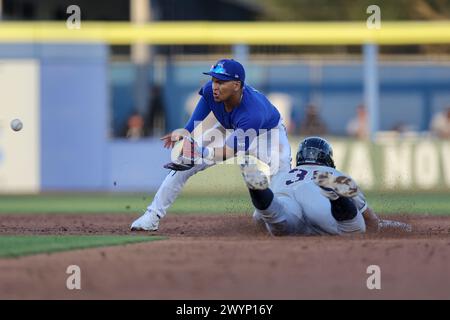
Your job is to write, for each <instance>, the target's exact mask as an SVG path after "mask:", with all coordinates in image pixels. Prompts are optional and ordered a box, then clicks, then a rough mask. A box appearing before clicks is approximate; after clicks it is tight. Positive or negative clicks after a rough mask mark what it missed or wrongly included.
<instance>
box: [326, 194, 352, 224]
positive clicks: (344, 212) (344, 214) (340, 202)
mask: <svg viewBox="0 0 450 320" xmlns="http://www.w3.org/2000/svg"><path fill="white" fill-rule="evenodd" d="M330 202H331V214H332V215H333V217H334V218H335V219H336V220H337V221H345V220H350V219H353V218H354V217H356V214H357V213H358V210H357V209H356V206H355V204H354V203H353V201H351V200H350V199H348V198H344V197H340V198H338V199H337V200H330Z"/></svg>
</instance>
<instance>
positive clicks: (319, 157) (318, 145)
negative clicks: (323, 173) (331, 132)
mask: <svg viewBox="0 0 450 320" xmlns="http://www.w3.org/2000/svg"><path fill="white" fill-rule="evenodd" d="M302 164H318V165H323V166H327V167H331V168H335V166H334V161H333V149H332V148H331V145H330V144H329V143H328V141H327V140H325V139H322V138H320V137H307V138H305V140H303V141H302V142H301V143H300V145H299V147H298V151H297V166H299V165H302Z"/></svg>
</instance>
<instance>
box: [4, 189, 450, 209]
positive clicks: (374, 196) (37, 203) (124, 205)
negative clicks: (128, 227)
mask: <svg viewBox="0 0 450 320" xmlns="http://www.w3.org/2000/svg"><path fill="white" fill-rule="evenodd" d="M244 191H245V190H244ZM366 196H367V200H368V202H369V205H370V206H371V207H372V208H374V209H375V210H376V211H377V212H379V213H428V214H440V215H442V214H450V195H449V194H448V193H442V192H441V193H438V192H436V193H429V192H422V193H418V192H412V193H387V192H385V193H382V192H371V193H367V194H366ZM151 200H152V197H151V196H144V195H141V194H122V193H116V194H42V195H20V196H19V195H17V196H12V195H9V196H0V214H2V213H3V214H5V213H25V214H34V213H58V214H59V213H135V214H136V213H141V212H143V210H145V208H146V207H147V205H148V204H149V203H150V201H151ZM251 211H253V209H252V205H251V202H250V198H249V196H248V194H247V192H231V193H230V192H228V193H223V194H189V193H185V194H183V195H181V196H180V197H179V198H178V199H177V200H176V201H175V203H174V205H173V206H172V207H171V208H170V210H169V213H171V214H190V213H195V214H223V213H243V212H251Z"/></svg>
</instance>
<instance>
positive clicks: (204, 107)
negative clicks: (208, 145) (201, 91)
mask: <svg viewBox="0 0 450 320" xmlns="http://www.w3.org/2000/svg"><path fill="white" fill-rule="evenodd" d="M210 112H211V108H210V107H209V106H208V103H207V101H206V99H205V98H204V97H201V98H200V100H199V101H198V103H197V106H196V107H195V110H194V112H193V113H192V116H191V118H190V119H189V121H188V123H187V124H186V126H185V127H184V128H185V129H186V130H187V131H189V132H192V131H193V130H194V128H195V122H196V121H202V120H204V119H205V118H206V116H207V115H208V114H209V113H210Z"/></svg>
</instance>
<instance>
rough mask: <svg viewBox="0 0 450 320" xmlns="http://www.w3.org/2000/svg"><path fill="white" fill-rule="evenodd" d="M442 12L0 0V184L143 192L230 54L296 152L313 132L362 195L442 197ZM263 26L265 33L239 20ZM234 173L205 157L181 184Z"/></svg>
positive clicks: (226, 2)
mask: <svg viewBox="0 0 450 320" xmlns="http://www.w3.org/2000/svg"><path fill="white" fill-rule="evenodd" d="M373 4H376V5H377V6H378V7H379V8H380V15H379V17H380V18H381V28H380V29H374V30H371V29H370V28H369V27H368V25H367V23H368V22H367V20H368V19H371V18H370V17H373V14H374V13H375V11H369V12H368V7H369V6H370V5H373ZM71 5H76V6H78V8H79V9H80V12H79V13H80V18H81V24H80V25H79V26H80V29H77V28H76V27H75V28H73V29H70V24H71V23H72V26H73V25H75V24H74V20H73V19H74V18H73V17H74V16H73V14H76V11H73V8H72V9H71V10H68V8H69V6H71ZM449 17H450V1H447V0H398V1H377V2H376V3H373V1H363V0H355V1H344V0H259V1H256V0H215V1H208V0H131V1H129V0H109V1H106V0H96V1H88V0H85V1H81V0H79V1H74V0H70V1H65V0H39V1H38V0H0V93H1V94H0V192H1V193H36V192H52V191H69V192H74V191H83V192H84V191H102V192H103V191H107V192H109V191H132V192H135V191H139V192H153V191H156V189H157V188H158V186H159V184H160V183H161V182H162V180H163V179H164V177H165V175H166V174H167V170H165V169H163V168H162V165H163V164H164V163H166V162H168V161H169V160H170V154H169V152H168V151H167V150H164V149H163V148H162V144H161V142H160V141H159V137H160V136H162V135H163V134H165V133H167V132H170V131H171V130H174V129H176V128H180V127H183V126H184V124H185V122H186V121H187V120H188V119H189V117H190V114H191V113H192V111H193V109H194V108H195V105H196V103H197V101H198V98H199V96H198V94H197V91H198V89H199V88H200V86H202V85H203V84H204V83H205V82H207V81H208V80H209V78H208V77H207V76H204V75H202V71H207V70H209V68H210V66H211V65H212V64H213V63H214V62H215V61H216V60H218V59H220V58H224V57H227V58H230V57H232V58H235V59H237V60H239V61H241V62H242V63H243V64H244V66H245V68H246V73H247V79H248V80H247V83H248V84H250V85H251V86H253V87H255V88H256V89H258V90H259V91H262V92H263V93H265V94H266V95H267V96H268V97H269V99H270V100H271V101H272V103H273V104H274V105H275V106H276V107H277V108H278V109H279V110H280V112H281V113H282V115H283V118H284V119H285V123H286V126H287V128H288V130H289V135H290V140H291V144H292V152H293V154H294V155H295V151H296V148H297V145H298V143H299V141H300V138H301V137H303V136H306V135H324V136H326V137H327V138H328V139H330V140H331V142H332V143H333V145H334V149H335V157H336V162H337V166H338V168H340V169H341V170H343V171H346V172H348V173H349V174H350V175H352V176H353V177H354V178H355V179H356V180H357V181H358V182H359V183H360V184H361V186H363V187H364V188H365V189H366V190H369V191H370V190H373V191H380V190H395V191H406V192H408V191H417V190H426V191H428V190H431V191H439V192H444V193H446V192H448V190H449V189H450V160H449V159H450V21H449ZM371 21H373V20H371ZM174 22H177V23H176V24H171V23H174ZM242 22H245V24H240V23H242ZM262 22H267V23H270V25H269V29H271V28H272V29H273V30H275V31H274V32H273V33H270V34H269V33H267V37H264V34H263V36H261V34H260V33H258V31H255V29H251V28H252V26H256V27H257V26H259V23H262ZM90 23H91V25H90ZM164 23H168V24H169V26H167V25H166V27H167V28H169V29H164V30H163V29H161V28H164V26H165V25H164ZM192 23H193V24H192ZM235 23H238V25H235ZM305 23H306V24H305ZM308 23H311V24H308ZM92 24H94V25H95V26H94V27H95V28H97V29H95V28H94V27H92ZM277 26H279V27H280V28H281V29H280V30H281V31H280V34H276V30H277V29H276V28H278V27H277ZM91 27H92V28H91ZM140 27H142V29H139V28H140ZM160 27H161V28H160ZM61 28H63V29H67V30H66V31H61V33H59V34H58V32H59V31H58V30H59V29H61ZM93 28H94V29H93ZM129 28H138V29H139V30H140V31H136V32H137V33H136V34H137V35H136V34H135V33H133V34H131V33H130V34H128V33H127V32H128V31H129V30H130V29H129ZM170 28H173V29H170ZM345 28H347V29H348V28H350V29H348V30H347V29H345ZM99 30H100V31H99ZM108 30H109V31H110V32H109V33H107V31H108ZM153 30H155V31H154V33H153ZM170 30H173V31H171V32H170ZM199 30H200V31H199ZM202 30H203V31H202ZM208 30H209V31H211V32H209V33H208ZM252 30H253V31H252ZM265 30H267V29H265ZM352 30H353V31H352ZM285 31H287V32H285ZM139 32H140V33H139ZM164 32H166V33H164ZM167 32H168V33H167ZM377 32H378V34H377ZM196 33H198V34H196ZM135 35H136V36H135ZM141 35H142V37H141ZM164 35H166V37H165V36H164ZM316 35H317V37H316ZM378 35H379V36H378ZM192 39H194V40H192ZM14 118H19V119H21V120H22V121H23V124H24V128H23V130H21V131H19V132H13V131H12V130H11V129H10V127H9V123H10V121H11V120H12V119H14ZM241 180H242V179H241V178H240V176H239V172H238V170H237V169H236V168H234V167H230V166H217V168H212V169H211V170H207V172H204V173H201V174H199V175H197V176H195V177H193V178H192V181H191V180H190V181H189V183H188V185H187V191H186V192H205V191H206V189H207V190H208V192H212V193H217V194H224V193H226V192H229V193H233V192H242V191H243V190H244V186H243V182H242V181H241ZM211 181H214V184H213V185H212V184H211ZM244 191H245V190H244Z"/></svg>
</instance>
